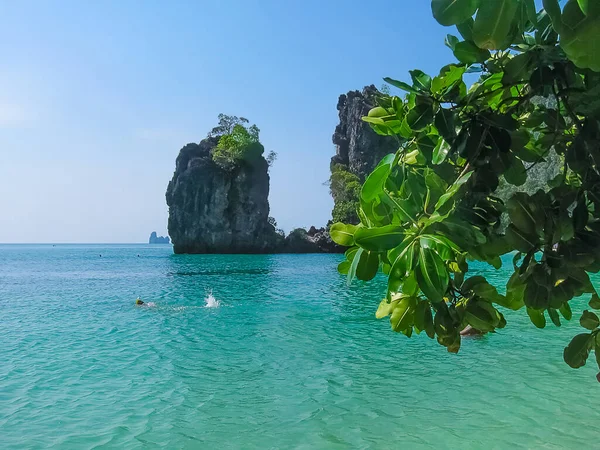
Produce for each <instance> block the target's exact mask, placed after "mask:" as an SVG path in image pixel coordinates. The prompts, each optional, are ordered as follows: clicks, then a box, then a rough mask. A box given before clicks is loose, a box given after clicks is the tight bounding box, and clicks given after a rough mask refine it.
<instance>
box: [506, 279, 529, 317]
mask: <svg viewBox="0 0 600 450" xmlns="http://www.w3.org/2000/svg"><path fill="white" fill-rule="evenodd" d="M525 287H526V285H525V283H524V282H523V280H522V279H521V277H520V276H519V274H518V272H514V273H513V274H512V276H511V277H510V279H509V280H508V283H506V305H502V306H505V307H506V308H510V309H512V310H513V311H516V310H518V309H521V308H522V307H523V305H524V304H525V301H524V297H525Z"/></svg>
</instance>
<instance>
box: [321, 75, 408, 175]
mask: <svg viewBox="0 0 600 450" xmlns="http://www.w3.org/2000/svg"><path fill="white" fill-rule="evenodd" d="M378 94H379V91H378V90H377V88H376V87H375V86H373V85H371V86H366V87H365V88H364V89H363V90H362V92H360V91H350V92H348V93H347V94H342V95H340V98H339V100H338V104H337V109H338V115H339V118H340V123H339V124H338V125H337V127H336V128H335V132H334V134H333V143H334V144H335V156H334V157H333V158H331V166H333V165H335V164H343V165H345V166H346V167H347V168H348V170H349V171H350V172H351V173H353V174H355V175H357V176H358V177H359V179H360V181H361V182H363V181H364V180H365V178H366V177H367V176H368V175H369V174H370V173H371V172H372V170H373V169H374V168H375V166H376V165H377V164H378V163H379V161H381V159H382V158H383V157H384V156H385V155H387V154H388V153H393V152H395V151H396V150H398V143H397V141H396V140H395V139H394V137H392V136H381V135H379V134H377V133H375V132H374V131H373V130H372V129H371V127H370V126H369V124H368V123H366V122H364V121H363V120H362V117H364V116H366V115H367V114H368V113H369V110H370V109H371V108H373V107H374V106H376V105H375V98H376V96H377V95H378Z"/></svg>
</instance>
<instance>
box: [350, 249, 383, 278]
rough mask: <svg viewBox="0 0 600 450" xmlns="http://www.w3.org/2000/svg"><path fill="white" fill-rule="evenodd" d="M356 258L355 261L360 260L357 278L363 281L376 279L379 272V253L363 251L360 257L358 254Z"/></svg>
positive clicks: (357, 267)
mask: <svg viewBox="0 0 600 450" xmlns="http://www.w3.org/2000/svg"><path fill="white" fill-rule="evenodd" d="M361 250H362V249H361ZM354 258H355V260H356V259H358V265H357V266H356V278H358V279H359V280H362V281H370V280H372V279H373V278H375V275H377V270H379V255H378V254H377V253H375V252H367V251H363V252H362V253H361V254H360V255H359V254H358V253H357V254H356V256H355V257H354ZM352 263H354V261H352Z"/></svg>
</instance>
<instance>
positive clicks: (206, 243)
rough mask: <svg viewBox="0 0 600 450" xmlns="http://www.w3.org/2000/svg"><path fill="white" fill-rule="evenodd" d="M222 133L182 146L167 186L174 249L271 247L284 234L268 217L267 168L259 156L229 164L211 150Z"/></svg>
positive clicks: (255, 250)
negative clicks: (214, 156) (221, 163)
mask: <svg viewBox="0 0 600 450" xmlns="http://www.w3.org/2000/svg"><path fill="white" fill-rule="evenodd" d="M217 143H218V138H216V137H209V138H206V139H204V140H203V141H201V142H200V143H199V144H188V145H186V146H185V147H183V148H182V149H181V151H180V152H179V156H178V157H177V161H176V168H175V173H174V174H173V179H172V180H171V181H170V182H169V186H168V188H167V194H166V198H167V204H168V206H169V224H168V228H169V235H170V236H171V240H172V242H173V249H174V251H175V253H270V252H274V251H277V249H278V248H279V247H280V246H281V241H282V240H283V238H282V237H281V236H280V235H278V234H277V233H276V232H275V228H274V227H273V226H272V225H270V224H269V223H268V217H269V201H268V196H269V174H268V172H267V169H268V164H267V161H266V160H265V159H264V158H263V157H262V156H259V157H257V158H254V159H253V160H252V161H240V162H239V164H237V165H236V166H235V167H233V168H231V169H230V170H228V169H224V168H222V167H220V166H218V165H217V164H216V163H215V162H214V161H213V159H212V156H211V155H212V151H213V150H214V149H215V147H216V145H217Z"/></svg>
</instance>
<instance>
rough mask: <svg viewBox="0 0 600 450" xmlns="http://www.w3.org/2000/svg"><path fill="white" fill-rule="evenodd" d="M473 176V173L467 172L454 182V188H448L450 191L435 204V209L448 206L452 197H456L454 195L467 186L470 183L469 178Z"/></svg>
mask: <svg viewBox="0 0 600 450" xmlns="http://www.w3.org/2000/svg"><path fill="white" fill-rule="evenodd" d="M471 175H473V172H472V171H471V172H467V173H465V174H464V175H463V176H461V177H459V178H458V179H457V180H456V181H455V182H454V184H452V186H450V187H449V188H448V190H447V191H446V193H445V194H444V195H442V196H441V197H440V199H439V200H438V202H437V203H436V204H435V209H436V210H438V209H440V208H441V207H442V206H444V205H445V204H446V202H447V201H448V200H450V199H451V198H452V197H454V195H455V194H456V193H457V192H458V190H459V189H460V188H461V186H462V185H463V184H465V183H466V182H467V181H469V178H471Z"/></svg>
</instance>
